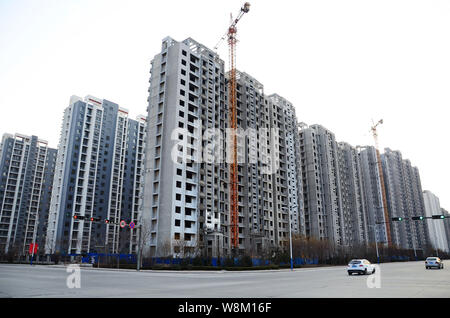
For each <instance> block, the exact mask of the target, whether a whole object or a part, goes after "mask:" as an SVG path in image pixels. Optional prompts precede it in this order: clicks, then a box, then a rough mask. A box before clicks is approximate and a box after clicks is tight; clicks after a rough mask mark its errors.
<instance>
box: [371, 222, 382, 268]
mask: <svg viewBox="0 0 450 318" xmlns="http://www.w3.org/2000/svg"><path fill="white" fill-rule="evenodd" d="M377 225H378V223H375V224H373V225H372V224H369V226H372V227H373V228H374V236H375V249H376V251H377V263H378V264H380V255H379V254H378V240H377V230H376V229H375V227H376V226H377Z"/></svg>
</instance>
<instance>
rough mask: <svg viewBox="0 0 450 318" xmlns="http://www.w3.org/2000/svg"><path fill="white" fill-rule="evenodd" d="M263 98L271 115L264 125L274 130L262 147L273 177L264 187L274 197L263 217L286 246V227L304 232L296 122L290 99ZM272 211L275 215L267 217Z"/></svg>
mask: <svg viewBox="0 0 450 318" xmlns="http://www.w3.org/2000/svg"><path fill="white" fill-rule="evenodd" d="M266 100H267V103H266V105H267V106H268V113H269V117H270V118H271V119H270V125H269V126H267V127H268V128H269V127H270V128H271V129H275V130H274V131H271V136H272V137H274V138H272V140H271V141H272V144H271V145H270V146H271V147H267V148H266V149H265V150H266V151H267V150H270V152H269V153H270V154H271V156H272V159H271V160H273V161H272V168H274V171H272V172H273V173H272V174H266V175H267V179H270V178H272V189H270V187H269V188H268V189H264V191H265V193H266V194H267V195H268V196H269V202H270V198H271V197H272V198H273V208H270V203H269V209H267V210H266V211H265V212H264V214H265V215H268V216H269V220H266V222H267V221H268V224H269V226H270V224H272V221H273V222H274V223H273V224H274V225H275V229H274V230H275V231H274V233H275V235H276V236H275V244H276V246H284V247H287V246H288V244H289V235H290V234H289V229H291V235H305V220H304V213H303V187H302V180H301V178H300V176H301V174H300V173H301V166H299V160H298V158H299V155H300V152H299V151H300V150H299V148H298V145H299V136H298V128H297V126H298V123H297V117H296V115H295V108H294V106H293V105H292V103H291V102H289V101H288V100H286V99H285V98H283V97H281V96H279V95H277V94H272V95H269V96H268V97H267V98H266ZM261 115H263V114H261ZM257 116H258V114H257ZM266 116H267V115H266ZM272 211H273V217H274V219H272V218H270V216H271V214H272ZM270 233H272V229H271V230H270ZM266 237H267V236H266Z"/></svg>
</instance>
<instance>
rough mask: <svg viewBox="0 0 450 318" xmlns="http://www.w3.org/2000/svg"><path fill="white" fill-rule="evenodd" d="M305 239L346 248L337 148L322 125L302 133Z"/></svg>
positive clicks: (331, 135) (301, 153)
mask: <svg viewBox="0 0 450 318" xmlns="http://www.w3.org/2000/svg"><path fill="white" fill-rule="evenodd" d="M299 145H300V158H301V167H302V170H301V173H302V185H303V202H304V213H305V230H306V236H310V237H314V238H316V239H320V240H328V241H330V242H333V243H335V244H337V245H344V244H345V242H344V240H343V227H344V224H343V222H344V218H343V214H342V207H341V202H342V199H341V185H340V178H339V167H338V166H339V163H338V162H339V160H338V150H337V148H338V146H337V142H336V138H335V136H334V134H333V133H332V132H331V131H329V130H328V129H326V128H324V127H322V126H320V125H312V126H309V127H303V128H302V129H301V130H300V131H299Z"/></svg>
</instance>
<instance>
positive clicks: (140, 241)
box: [136, 219, 152, 270]
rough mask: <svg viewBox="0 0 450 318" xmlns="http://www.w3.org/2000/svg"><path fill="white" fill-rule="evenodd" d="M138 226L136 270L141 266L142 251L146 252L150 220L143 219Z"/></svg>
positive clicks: (149, 233) (149, 234)
mask: <svg viewBox="0 0 450 318" xmlns="http://www.w3.org/2000/svg"><path fill="white" fill-rule="evenodd" d="M137 228H138V238H137V243H136V246H137V270H139V269H140V268H141V266H142V256H143V254H144V251H145V252H146V254H147V250H148V248H149V247H148V244H147V243H149V241H150V236H151V233H152V232H151V224H150V220H147V219H144V220H143V221H142V222H141V223H140V224H138V226H137Z"/></svg>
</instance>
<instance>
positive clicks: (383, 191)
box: [370, 119, 392, 246]
mask: <svg viewBox="0 0 450 318" xmlns="http://www.w3.org/2000/svg"><path fill="white" fill-rule="evenodd" d="M382 123H383V119H380V120H379V121H378V122H377V123H376V124H374V125H373V126H372V127H371V128H370V130H371V131H372V134H373V139H374V140H375V152H376V154H377V163H378V173H379V175H380V183H381V196H382V199H383V208H384V220H385V224H386V236H387V240H388V246H391V243H392V240H391V227H390V223H389V214H388V208H387V200H386V187H385V186H384V176H383V167H382V165H381V156H380V150H378V149H379V148H378V133H377V126H378V125H381V124H382ZM372 124H373V122H372Z"/></svg>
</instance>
